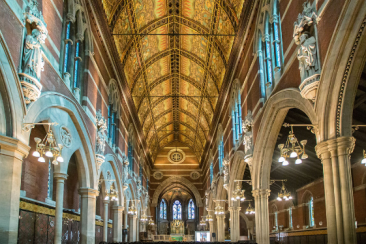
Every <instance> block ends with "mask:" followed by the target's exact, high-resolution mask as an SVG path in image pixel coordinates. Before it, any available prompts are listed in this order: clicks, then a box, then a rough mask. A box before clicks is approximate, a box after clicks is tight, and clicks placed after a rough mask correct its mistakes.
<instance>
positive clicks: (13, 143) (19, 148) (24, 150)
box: [0, 135, 30, 160]
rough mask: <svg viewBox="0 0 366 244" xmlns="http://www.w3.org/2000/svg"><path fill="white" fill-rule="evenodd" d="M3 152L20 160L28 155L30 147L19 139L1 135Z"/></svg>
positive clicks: (0, 145)
mask: <svg viewBox="0 0 366 244" xmlns="http://www.w3.org/2000/svg"><path fill="white" fill-rule="evenodd" d="M0 148H1V154H2V155H7V156H12V157H15V158H17V159H19V160H23V158H25V157H27V156H28V153H29V150H30V147H29V146H28V145H26V144H24V143H23V142H21V141H19V140H18V139H15V138H12V137H8V136H2V135H0Z"/></svg>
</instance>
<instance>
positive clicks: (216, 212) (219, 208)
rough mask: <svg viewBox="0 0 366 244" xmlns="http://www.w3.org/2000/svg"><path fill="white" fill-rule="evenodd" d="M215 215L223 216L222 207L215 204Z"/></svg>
mask: <svg viewBox="0 0 366 244" xmlns="http://www.w3.org/2000/svg"><path fill="white" fill-rule="evenodd" d="M215 214H216V215H223V214H225V209H224V207H222V206H221V205H220V204H218V203H216V207H215Z"/></svg>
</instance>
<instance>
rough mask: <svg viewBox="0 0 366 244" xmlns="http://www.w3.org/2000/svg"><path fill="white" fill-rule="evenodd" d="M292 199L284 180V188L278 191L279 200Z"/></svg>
mask: <svg viewBox="0 0 366 244" xmlns="http://www.w3.org/2000/svg"><path fill="white" fill-rule="evenodd" d="M291 199H292V196H291V192H289V191H287V189H286V187H285V183H284V181H282V188H281V191H280V192H279V193H278V197H277V200H278V201H282V200H285V201H288V200H291Z"/></svg>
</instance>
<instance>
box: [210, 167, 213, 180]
mask: <svg viewBox="0 0 366 244" xmlns="http://www.w3.org/2000/svg"><path fill="white" fill-rule="evenodd" d="M212 181H213V163H211V164H210V184H212Z"/></svg>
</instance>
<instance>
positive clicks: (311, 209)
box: [309, 197, 315, 227]
mask: <svg viewBox="0 0 366 244" xmlns="http://www.w3.org/2000/svg"><path fill="white" fill-rule="evenodd" d="M314 222H315V221H314V200H313V197H311V198H310V201H309V225H310V226H311V227H312V226H314Z"/></svg>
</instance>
